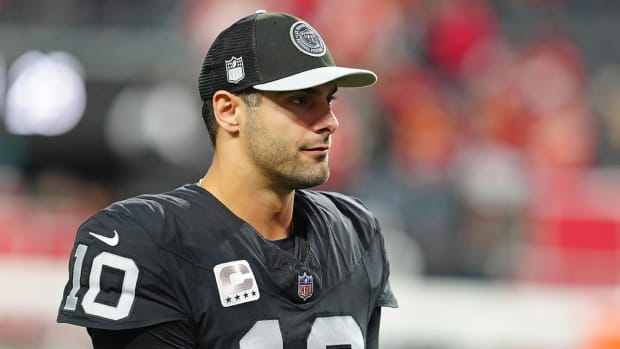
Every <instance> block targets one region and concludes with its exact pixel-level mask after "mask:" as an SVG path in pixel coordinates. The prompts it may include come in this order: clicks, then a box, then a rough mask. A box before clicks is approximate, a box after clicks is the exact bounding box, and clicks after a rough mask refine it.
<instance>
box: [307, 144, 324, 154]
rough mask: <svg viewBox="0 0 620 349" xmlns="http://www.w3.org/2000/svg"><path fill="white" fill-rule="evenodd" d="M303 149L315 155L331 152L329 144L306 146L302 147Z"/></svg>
mask: <svg viewBox="0 0 620 349" xmlns="http://www.w3.org/2000/svg"><path fill="white" fill-rule="evenodd" d="M301 150H302V151H303V152H305V153H310V154H314V155H327V153H328V152H329V146H328V145H318V146H313V147H305V148H302V149H301Z"/></svg>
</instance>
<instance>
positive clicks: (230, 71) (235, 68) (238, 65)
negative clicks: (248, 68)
mask: <svg viewBox="0 0 620 349" xmlns="http://www.w3.org/2000/svg"><path fill="white" fill-rule="evenodd" d="M244 77H245V71H244V70H243V58H242V57H234V56H233V57H231V58H230V59H228V60H226V79H227V80H228V82H230V83H232V84H236V83H238V82H239V81H241V80H243V78H244Z"/></svg>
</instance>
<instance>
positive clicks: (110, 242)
mask: <svg viewBox="0 0 620 349" xmlns="http://www.w3.org/2000/svg"><path fill="white" fill-rule="evenodd" d="M88 234H90V235H92V236H93V237H94V238H97V239H99V240H101V241H102V242H103V243H104V244H106V245H110V246H112V247H114V246H116V245H118V233H117V232H116V230H115V231H114V236H112V237H108V236H104V235H99V234H96V233H93V232H92V231H89V232H88Z"/></svg>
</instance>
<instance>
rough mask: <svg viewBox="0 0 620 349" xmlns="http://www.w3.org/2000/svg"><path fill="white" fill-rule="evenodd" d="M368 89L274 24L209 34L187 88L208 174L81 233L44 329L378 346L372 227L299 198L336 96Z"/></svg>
mask: <svg viewBox="0 0 620 349" xmlns="http://www.w3.org/2000/svg"><path fill="white" fill-rule="evenodd" d="M375 80H376V76H375V75H374V73H372V72H370V71H368V70H361V69H352V68H343V67H336V66H335V65H334V62H333V60H332V58H331V56H330V53H329V51H328V50H327V47H326V46H325V43H324V42H323V40H322V39H321V37H320V35H319V34H318V33H317V32H316V31H315V30H314V29H313V28H312V27H311V26H310V25H308V24H307V23H306V22H304V21H302V20H300V19H299V18H296V17H293V16H290V15H288V14H283V13H266V12H265V11H258V12H257V13H255V14H253V15H250V16H248V17H245V18H242V19H241V20H239V21H238V22H236V23H234V24H233V25H232V26H231V27H229V28H228V29H226V30H224V31H223V32H222V33H221V34H220V35H219V36H218V37H217V38H216V39H215V41H214V43H213V45H212V47H211V48H210V49H209V52H208V53H207V56H206V58H205V61H204V65H203V67H202V71H201V73H200V77H199V91H200V95H201V98H202V99H203V102H204V107H203V118H204V119H205V122H206V125H207V129H208V131H209V135H210V137H211V140H212V141H213V145H214V149H215V154H214V156H213V159H212V163H211V166H210V168H209V170H208V171H207V173H206V175H205V176H204V177H203V178H202V179H201V180H200V181H199V182H198V183H195V184H188V185H185V186H182V187H180V188H178V189H176V190H173V191H171V192H168V193H164V194H159V195H142V196H139V197H137V198H132V199H128V200H124V201H121V202H117V203H114V204H112V205H111V206H109V207H107V208H106V209H104V210H102V211H100V212H98V213H96V214H95V215H94V216H93V217H91V218H90V219H88V220H87V221H86V222H85V223H84V224H83V225H82V226H80V228H79V229H78V232H77V236H76V240H75V246H74V249H73V251H72V258H71V260H70V266H69V271H70V277H69V281H68V283H67V285H66V287H65V290H64V297H63V299H62V302H61V304H60V310H59V315H58V321H59V322H68V323H72V324H76V325H80V326H84V327H87V328H88V333H89V334H90V336H91V338H92V342H93V344H94V347H95V348H117V349H118V348H222V349H223V348H240V349H245V348H258V349H262V348H265V349H266V348H269V349H273V348H309V349H314V348H376V347H378V333H379V322H380V316H381V307H382V306H390V307H395V306H396V300H395V298H394V296H393V295H392V292H391V290H390V286H389V282H388V274H389V267H388V261H387V258H386V255H385V250H384V246H383V237H382V235H381V232H380V228H379V224H378V222H377V220H376V219H375V218H374V217H373V216H372V215H371V213H370V212H369V211H368V210H367V208H366V207H365V206H364V205H363V204H362V203H360V202H359V201H358V200H356V199H353V198H350V197H347V196H344V195H341V194H336V193H328V192H319V191H311V190H304V189H305V188H309V187H313V186H316V185H319V184H321V183H323V182H325V181H326V180H327V178H328V176H329V167H328V162H327V160H328V153H329V147H330V142H331V135H332V134H333V133H334V132H335V131H336V129H337V127H338V122H337V119H336V117H335V116H334V114H333V113H332V110H331V101H332V100H333V98H334V94H335V93H336V90H337V88H338V87H358V86H366V85H370V84H372V83H374V82H375ZM171 117H173V116H171Z"/></svg>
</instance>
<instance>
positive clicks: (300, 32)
mask: <svg viewBox="0 0 620 349" xmlns="http://www.w3.org/2000/svg"><path fill="white" fill-rule="evenodd" d="M291 40H292V41H293V44H294V45H295V47H297V48H298V49H299V50H300V51H301V52H303V53H305V54H307V55H310V56H314V57H321V56H323V55H324V54H325V52H326V49H325V43H324V42H323V39H322V38H321V36H320V35H319V33H318V32H317V31H316V30H315V29H314V28H312V27H311V26H310V25H309V24H308V23H306V22H304V21H299V22H296V23H294V24H293V25H292V26H291Z"/></svg>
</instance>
